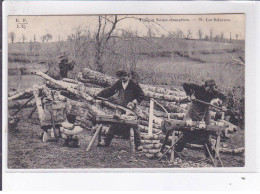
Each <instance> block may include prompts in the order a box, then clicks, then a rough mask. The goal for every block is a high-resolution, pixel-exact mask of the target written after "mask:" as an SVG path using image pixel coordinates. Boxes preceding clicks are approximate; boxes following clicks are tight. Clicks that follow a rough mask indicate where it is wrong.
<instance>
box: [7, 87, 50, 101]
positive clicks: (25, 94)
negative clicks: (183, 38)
mask: <svg viewBox="0 0 260 194" xmlns="http://www.w3.org/2000/svg"><path fill="white" fill-rule="evenodd" d="M44 87H45V85H42V86H39V87H38V88H39V89H41V88H44ZM33 90H34V88H29V89H27V90H25V91H23V92H19V93H17V94H15V95H13V96H10V97H8V101H11V100H18V99H23V98H30V97H31V96H32V94H33Z"/></svg>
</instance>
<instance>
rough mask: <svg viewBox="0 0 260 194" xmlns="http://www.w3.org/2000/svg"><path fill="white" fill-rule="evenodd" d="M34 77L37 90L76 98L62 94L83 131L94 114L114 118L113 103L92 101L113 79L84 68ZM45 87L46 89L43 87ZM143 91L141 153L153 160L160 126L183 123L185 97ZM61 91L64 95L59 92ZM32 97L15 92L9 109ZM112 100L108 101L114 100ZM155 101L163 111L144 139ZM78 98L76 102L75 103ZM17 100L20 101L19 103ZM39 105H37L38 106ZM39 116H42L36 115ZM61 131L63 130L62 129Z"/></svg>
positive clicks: (32, 91)
mask: <svg viewBox="0 0 260 194" xmlns="http://www.w3.org/2000/svg"><path fill="white" fill-rule="evenodd" d="M36 75H38V76H41V77H42V78H44V79H45V80H46V81H47V84H46V85H43V86H40V87H38V90H40V89H44V90H46V88H48V89H49V90H54V91H60V93H59V94H58V95H56V98H60V100H61V99H62V98H63V97H64V95H65V94H69V95H72V96H73V97H77V101H76V100H75V98H73V99H70V97H69V96H67V95H65V96H66V97H67V98H66V99H67V102H68V104H70V106H71V107H72V108H71V109H72V111H73V110H75V111H74V112H75V114H76V116H77V117H76V125H80V126H81V127H83V129H90V128H91V123H92V119H93V117H95V116H96V115H108V114H110V115H113V114H114V113H115V109H116V108H117V107H116V106H115V105H114V104H113V103H110V102H109V101H101V100H96V99H94V98H93V96H94V95H96V94H97V93H98V92H99V91H100V90H102V88H104V87H109V86H111V85H112V84H113V83H114V82H115V81H116V78H114V77H111V76H108V75H105V74H102V73H99V72H96V71H93V70H90V69H87V68H85V69H84V71H83V72H81V73H79V75H78V78H77V80H72V79H63V80H62V81H61V80H55V79H53V78H51V77H49V76H48V75H46V74H44V73H43V72H37V73H36ZM46 86H47V87H46ZM140 86H141V88H142V89H143V91H144V93H145V96H146V97H147V98H146V100H145V101H143V102H142V103H141V104H140V105H139V106H138V108H137V110H136V111H135V112H136V115H134V116H137V118H138V122H139V125H138V127H139V129H140V131H141V132H142V134H141V137H142V143H143V146H144V152H145V154H146V156H147V157H149V158H153V157H156V154H157V153H158V152H159V150H160V146H161V142H162V141H161V140H162V139H163V138H164V137H165V135H164V134H163V132H162V130H161V124H162V122H163V121H164V119H165V118H171V119H179V120H182V119H183V117H184V115H185V111H186V110H187V107H188V103H187V96H186V95H185V93H184V92H183V91H180V90H178V89H175V88H173V89H166V88H161V87H156V86H149V85H145V84H140ZM62 92H64V93H62ZM31 95H34V96H35V101H32V102H31V104H28V105H27V106H31V105H33V104H35V103H36V105H37V101H39V99H38V97H37V95H38V94H37V93H35V89H28V90H26V91H24V92H20V93H19V92H14V93H13V95H11V94H10V96H9V97H8V101H9V108H11V107H17V106H19V105H18V104H19V103H22V102H23V101H22V100H21V99H26V98H28V96H31ZM113 98H115V97H112V98H111V100H112V101H113ZM150 98H154V99H155V100H156V101H157V102H158V103H159V104H160V105H161V106H163V107H164V108H165V109H166V111H167V112H165V110H163V109H162V108H161V107H160V106H155V110H154V118H153V128H152V131H153V135H152V136H147V132H148V121H149V108H148V107H149V99H150ZM78 99H79V100H78ZM18 100H20V101H18ZM38 104H39V103H38ZM39 114H41V113H39ZM124 116H125V117H126V118H127V117H131V116H133V115H132V113H131V111H128V110H126V115H124ZM212 124H213V125H217V126H222V127H224V128H225V129H226V131H228V132H229V133H232V132H234V131H235V130H237V128H236V126H234V125H232V124H230V123H228V122H227V121H221V122H217V121H213V120H212ZM62 130H63V129H62Z"/></svg>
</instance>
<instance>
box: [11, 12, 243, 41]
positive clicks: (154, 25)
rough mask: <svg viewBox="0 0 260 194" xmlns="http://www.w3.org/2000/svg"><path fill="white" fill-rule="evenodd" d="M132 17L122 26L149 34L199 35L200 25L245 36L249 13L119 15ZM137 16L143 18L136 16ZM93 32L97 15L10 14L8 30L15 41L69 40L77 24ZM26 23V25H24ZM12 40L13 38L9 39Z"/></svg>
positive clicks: (206, 31) (205, 29) (205, 31)
mask: <svg viewBox="0 0 260 194" xmlns="http://www.w3.org/2000/svg"><path fill="white" fill-rule="evenodd" d="M123 17H130V18H128V19H124V20H122V21H120V22H119V23H118V25H117V29H118V33H120V30H119V29H123V30H132V31H133V32H138V35H139V36H143V35H147V29H148V28H151V29H152V31H153V33H154V35H155V36H162V35H165V36H167V35H168V34H169V32H172V31H175V32H176V31H177V30H178V29H179V30H182V31H183V32H184V33H187V32H188V30H190V31H191V32H192V38H195V39H196V38H198V30H199V29H200V30H201V31H202V33H203V37H205V35H209V34H210V30H212V31H213V36H215V35H216V34H221V33H224V36H225V37H226V38H229V37H230V33H231V36H232V38H233V39H235V37H236V34H238V38H239V39H244V36H245V15H244V14H221V15H212V14H211V15H127V16H125V15H120V16H118V18H119V19H120V18H123ZM131 17H134V18H140V19H141V20H138V19H133V18H131ZM79 26H81V29H82V30H87V31H90V32H91V33H93V32H94V31H96V30H97V27H98V17H97V16H90V15H86V16H9V17H8V32H14V33H15V41H14V42H19V39H20V41H22V38H21V37H22V36H23V35H24V36H25V37H26V42H28V41H30V40H32V41H33V37H34V35H35V36H36V39H37V41H40V38H41V36H43V35H45V34H47V33H50V34H51V35H52V36H53V39H52V41H58V40H59V36H60V39H61V40H66V38H67V36H68V35H69V34H71V33H73V32H75V29H76V28H77V27H79ZM24 27H25V28H24ZM9 42H11V41H10V39H9Z"/></svg>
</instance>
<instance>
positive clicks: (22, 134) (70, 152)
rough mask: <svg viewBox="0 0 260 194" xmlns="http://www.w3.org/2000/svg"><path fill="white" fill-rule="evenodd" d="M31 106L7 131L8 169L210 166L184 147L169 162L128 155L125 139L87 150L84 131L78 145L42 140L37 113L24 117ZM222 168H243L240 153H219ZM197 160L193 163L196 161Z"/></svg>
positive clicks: (237, 141)
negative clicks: (176, 156)
mask: <svg viewBox="0 0 260 194" xmlns="http://www.w3.org/2000/svg"><path fill="white" fill-rule="evenodd" d="M30 111H31V108H27V109H24V110H22V111H21V112H20V113H19V115H20V118H21V120H20V122H19V124H18V131H11V130H9V132H8V168H10V169H72V168H86V169H90V168H183V167H213V165H212V163H211V161H210V160H206V161H203V162H201V161H199V160H201V159H203V158H205V157H204V152H203V151H202V150H189V149H186V148H185V149H184V151H183V153H182V155H183V157H184V158H185V159H186V160H187V161H188V162H189V163H190V164H191V165H190V166H189V165H188V163H187V162H186V161H184V160H182V161H180V160H179V161H178V160H176V162H175V163H170V162H169V160H167V159H166V158H164V159H163V160H161V161H158V160H156V159H148V158H146V157H145V156H144V153H143V152H137V153H135V155H134V157H131V155H130V146H129V141H128V140H125V139H121V138H114V139H113V141H112V143H111V145H110V147H105V148H104V147H102V148H101V147H97V146H96V143H95V144H94V146H93V147H92V149H91V150H90V151H89V152H86V148H87V146H88V144H89V142H90V140H91V138H92V134H91V132H90V131H88V130H84V131H83V133H82V134H81V135H80V144H81V145H80V147H79V148H69V147H65V146H64V145H63V141H62V140H61V139H60V140H59V141H58V142H57V143H54V142H48V143H43V142H41V140H40V139H39V138H38V136H39V134H40V132H41V128H40V125H39V119H38V113H37V112H35V113H34V115H33V117H32V118H31V119H27V117H28V115H29V113H30ZM243 137H244V131H239V132H238V133H237V134H236V135H235V136H234V138H232V139H230V140H228V141H227V142H225V143H226V144H227V145H228V147H240V146H244V145H242V144H243V142H244V139H243ZM221 158H222V160H223V163H224V166H225V167H243V166H244V156H234V155H227V154H221ZM196 161H197V162H196Z"/></svg>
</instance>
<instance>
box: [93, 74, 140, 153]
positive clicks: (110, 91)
mask: <svg viewBox="0 0 260 194" xmlns="http://www.w3.org/2000/svg"><path fill="white" fill-rule="evenodd" d="M116 76H117V77H118V78H119V80H118V81H117V82H116V83H114V84H113V85H112V86H111V87H108V88H105V89H104V90H102V91H101V92H99V93H98V94H97V96H99V97H103V98H108V97H110V96H113V95H114V94H116V93H118V104H121V105H123V106H128V107H135V106H137V105H138V104H139V103H141V101H142V100H143V99H144V92H143V90H142V89H141V87H140V86H139V84H138V83H136V82H135V81H133V80H132V79H130V78H129V76H128V74H127V72H126V71H125V70H118V71H117V72H116ZM120 128H122V125H111V126H110V128H109V132H108V134H107V136H106V137H105V138H104V140H103V141H101V142H99V146H109V145H110V143H111V141H112V139H113V137H114V133H115V131H116V130H120ZM124 131H125V132H126V133H127V136H128V137H129V134H130V130H129V129H128V128H127V129H126V127H124ZM134 140H135V146H136V149H137V150H141V149H142V147H141V137H140V130H139V129H134Z"/></svg>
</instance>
